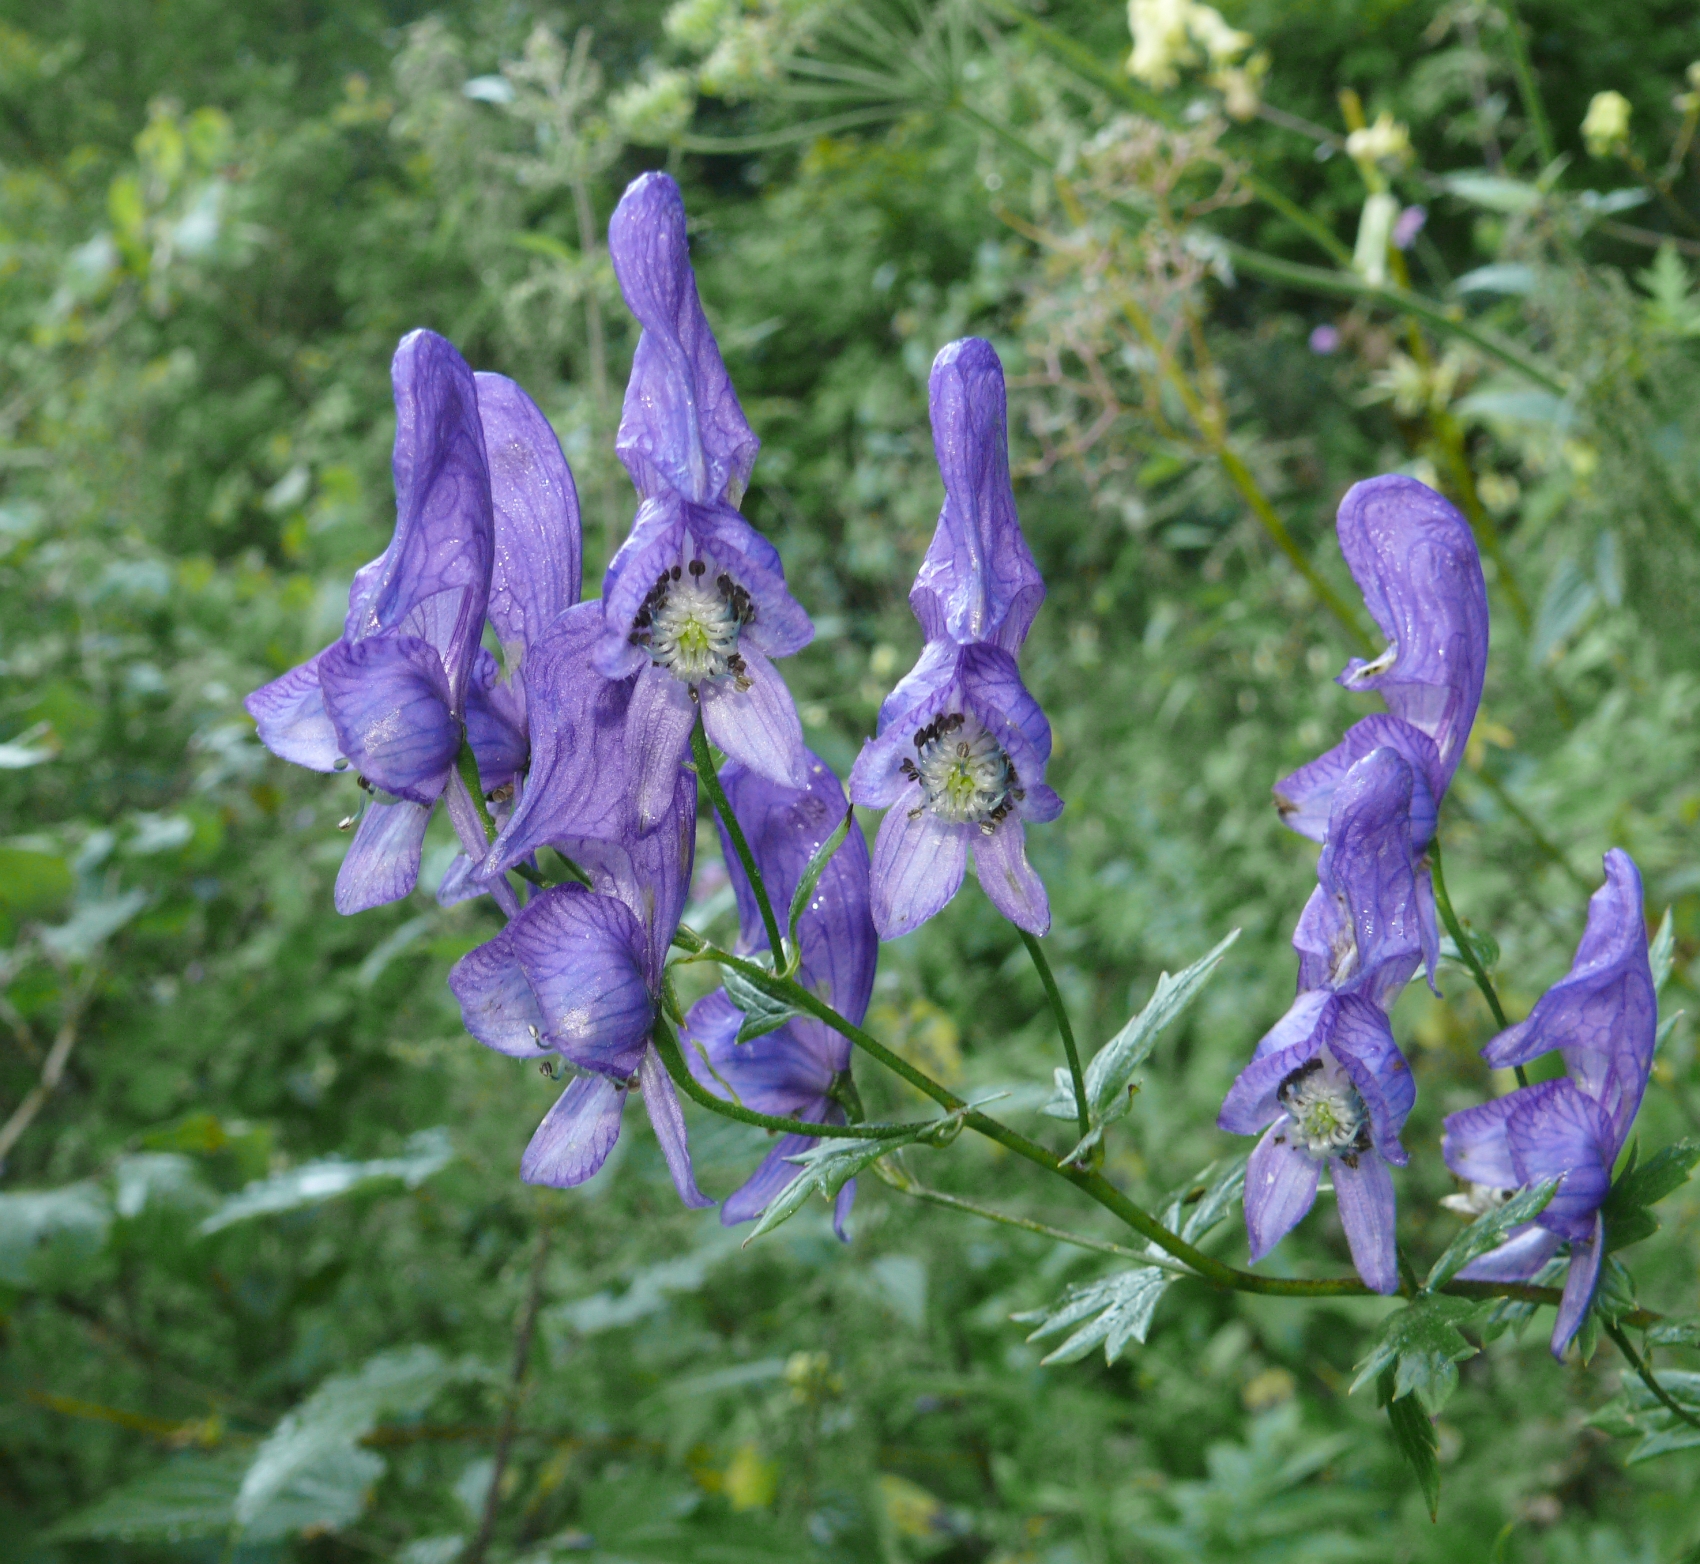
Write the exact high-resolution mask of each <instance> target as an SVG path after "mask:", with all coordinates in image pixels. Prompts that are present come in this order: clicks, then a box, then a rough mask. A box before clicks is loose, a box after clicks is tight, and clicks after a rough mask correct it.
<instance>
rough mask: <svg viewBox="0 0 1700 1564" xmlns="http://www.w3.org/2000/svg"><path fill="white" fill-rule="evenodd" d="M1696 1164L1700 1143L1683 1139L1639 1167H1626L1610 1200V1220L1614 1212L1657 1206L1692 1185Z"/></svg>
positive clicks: (1613, 1188) (1608, 1201) (1606, 1204)
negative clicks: (1690, 1182)
mask: <svg viewBox="0 0 1700 1564" xmlns="http://www.w3.org/2000/svg"><path fill="white" fill-rule="evenodd" d="M1696 1163H1700V1140H1679V1141H1673V1142H1672V1143H1671V1144H1670V1145H1668V1146H1666V1147H1665V1148H1664V1149H1663V1150H1662V1151H1659V1152H1657V1153H1655V1154H1654V1155H1653V1156H1652V1157H1649V1158H1648V1159H1647V1161H1645V1162H1643V1163H1641V1164H1640V1165H1639V1166H1638V1167H1629V1168H1626V1169H1625V1170H1624V1171H1623V1173H1622V1174H1621V1175H1619V1177H1618V1180H1617V1182H1616V1183H1615V1184H1614V1185H1613V1186H1612V1190H1611V1193H1610V1194H1609V1195H1608V1196H1607V1197H1606V1203H1605V1212H1606V1220H1607V1221H1608V1222H1609V1221H1610V1220H1611V1218H1612V1215H1613V1213H1614V1212H1622V1211H1626V1210H1628V1209H1630V1208H1631V1207H1635V1206H1654V1205H1657V1204H1658V1203H1659V1202H1660V1201H1661V1200H1663V1199H1664V1198H1665V1196H1666V1195H1669V1194H1672V1193H1673V1192H1674V1191H1676V1190H1678V1189H1680V1188H1682V1186H1683V1185H1684V1184H1686V1183H1687V1182H1688V1176H1689V1174H1690V1173H1692V1172H1693V1171H1694V1167H1695V1164H1696Z"/></svg>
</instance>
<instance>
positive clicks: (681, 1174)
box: [449, 605, 713, 1206]
mask: <svg viewBox="0 0 1700 1564" xmlns="http://www.w3.org/2000/svg"><path fill="white" fill-rule="evenodd" d="M586 606H592V605H586ZM568 617H570V614H569V616H568ZM559 624H560V622H558V624H557V630H559ZM593 628H594V627H593ZM550 639H551V638H550V636H547V635H546V636H545V637H544V638H543V640H542V641H541V642H540V643H539V648H538V650H539V653H542V652H544V651H546V650H547V649H548V647H549V644H550ZM538 661H539V662H542V661H543V658H542V656H541V655H540V656H539V657H538ZM581 682H583V681H581ZM534 693H535V692H534ZM628 696H629V691H628ZM620 726H621V725H620V724H616V725H615V727H614V733H615V734H616V735H617V734H618V733H619V731H620ZM604 737H606V735H604ZM608 749H611V746H605V752H606V751H607V750H608ZM534 764H535V762H534ZM605 796H606V797H608V798H612V799H618V798H620V797H622V796H623V797H624V798H626V800H627V802H628V808H627V810H626V814H625V817H624V820H623V822H622V821H621V820H620V818H619V817H618V816H615V815H609V816H605V817H604V818H602V819H601V820H594V821H591V822H589V823H590V824H591V825H593V826H595V827H596V828H597V829H600V830H603V831H605V832H606V833H607V834H605V835H600V836H598V835H585V836H580V837H568V836H566V835H564V834H563V835H561V836H559V837H555V838H552V841H555V842H557V843H559V844H560V845H563V846H565V847H569V848H570V849H571V852H570V854H569V856H571V857H572V859H573V861H574V862H575V864H577V866H578V867H579V868H580V869H582V870H583V871H584V872H585V873H586V874H587V875H588V877H589V879H590V886H589V887H588V888H587V887H585V886H582V885H556V886H552V887H550V888H549V889H547V890H544V891H542V892H541V893H539V894H538V895H536V896H535V897H533V898H532V900H531V902H530V903H529V904H528V905H527V906H526V907H525V909H524V910H523V911H522V912H521V913H520V914H519V916H518V917H516V918H515V919H514V920H513V921H512V922H511V923H509V924H508V925H507V927H506V928H504V929H503V930H502V932H501V933H500V934H498V935H497V936H496V937H495V938H494V939H493V940H490V941H489V942H488V943H486V944H484V945H481V946H479V947H478V949H476V950H474V951H472V952H471V953H470V954H468V955H466V956H463V957H462V958H461V959H460V960H459V961H458V962H456V963H455V966H454V968H453V969H452V970H451V971H450V973H449V987H450V988H451V989H452V990H453V992H454V995H455V998H456V999H457V1000H459V1001H460V1007H461V1018H462V1020H463V1021H464V1022H465V1024H466V1028H467V1030H468V1031H469V1032H471V1033H472V1035H473V1036H474V1037H476V1038H477V1039H478V1040H479V1041H480V1042H481V1043H484V1044H486V1045H487V1046H488V1047H491V1048H494V1049H495V1050H496V1051H497V1052H498V1053H504V1054H509V1055H512V1056H515V1057H520V1058H537V1059H542V1058H546V1057H547V1056H548V1055H550V1054H554V1055H557V1056H559V1057H560V1058H561V1059H562V1060H563V1061H564V1062H565V1063H566V1064H567V1065H568V1066H569V1067H571V1068H572V1069H574V1070H575V1071H577V1072H579V1073H578V1077H577V1079H575V1080H574V1081H573V1082H572V1083H571V1084H570V1085H569V1086H568V1087H567V1089H566V1090H565V1091H564V1092H562V1094H561V1095H560V1097H559V1098H558V1099H557V1100H556V1103H555V1106H554V1107H553V1108H551V1109H550V1110H549V1113H548V1115H547V1116H546V1117H545V1118H544V1120H543V1122H542V1124H540V1125H539V1126H538V1129H537V1133H536V1134H535V1135H533V1136H532V1139H531V1143H530V1145H529V1146H527V1147H526V1150H525V1155H524V1157H523V1158H522V1160H521V1163H520V1174H521V1176H522V1177H523V1178H524V1179H525V1180H526V1181H527V1182H528V1183H533V1184H547V1185H551V1186H553V1187H556V1188H572V1187H574V1186H576V1185H578V1184H582V1183H583V1182H584V1181H585V1180H586V1179H588V1178H590V1177H591V1176H592V1175H593V1174H594V1173H595V1172H596V1171H597V1169H599V1168H600V1167H601V1166H602V1164H603V1163H604V1162H605V1161H606V1160H607V1158H608V1154H609V1152H610V1151H611V1150H612V1149H613V1147H614V1142H615V1141H616V1140H617V1139H618V1138H619V1133H620V1119H621V1114H622V1112H623V1110H624V1108H625V1103H626V1098H627V1097H628V1095H629V1094H630V1093H631V1092H632V1091H633V1090H639V1091H641V1092H642V1095H643V1101H644V1106H645V1108H646V1109H647V1110H648V1112H649V1118H650V1122H651V1123H652V1124H653V1125H654V1127H655V1134H656V1139H657V1140H658V1141H659V1142H660V1145H661V1149H662V1153H663V1155H664V1156H665V1158H666V1160H667V1166H668V1169H669V1171H670V1172H671V1174H672V1176H673V1183H674V1186H675V1188H677V1190H678V1192H679V1197H680V1199H681V1200H683V1201H684V1202H685V1203H686V1204H687V1205H691V1206H705V1205H712V1204H713V1202H712V1201H710V1200H708V1199H707V1198H706V1197H705V1196H704V1195H703V1194H702V1193H701V1192H700V1191H699V1190H698V1189H697V1187H696V1180H695V1176H694V1174H693V1173H692V1170H691V1159H690V1149H689V1147H688V1145H687V1144H686V1140H685V1121H684V1114H683V1112H682V1110H681V1109H680V1106H679V1100H678V1097H677V1095H676V1093H675V1092H674V1089H673V1083H672V1081H671V1079H669V1077H668V1075H667V1071H666V1069H665V1067H664V1066H663V1065H662V1064H661V1061H660V1058H659V1056H658V1055H657V1054H656V1051H655V1047H654V1045H653V1043H652V1042H651V1041H650V1034H651V1030H652V1028H653V1026H654V1024H655V1014H656V1007H657V1005H658V1004H659V1002H660V993H661V974H662V967H663V965H664V963H665V960H666V954H667V945H668V942H669V941H670V940H671V939H672V936H673V932H674V930H675V929H677V927H678V924H679V915H680V912H681V911H682V910H683V907H684V898H685V888H686V886H687V885H688V884H689V881H690V873H691V862H692V858H693V855H694V850H695V840H696V780H695V778H694V777H691V776H689V775H688V774H686V773H685V772H684V771H683V770H682V769H681V770H680V772H679V774H678V777H677V780H676V782H675V786H674V796H673V802H672V806H671V807H670V809H669V810H668V811H667V812H666V813H665V815H664V816H663V818H662V819H661V820H660V821H659V822H658V823H657V824H656V825H655V826H654V827H653V828H652V829H650V830H649V831H646V832H641V833H640V832H639V831H637V830H636V829H635V825H634V823H633V817H632V813H631V809H630V807H629V800H630V794H629V790H628V791H627V792H625V793H624V794H621V793H620V791H619V790H618V789H610V790H609V792H608V793H607V794H606V795H605ZM578 824H579V825H580V826H583V825H584V824H585V822H582V821H581V822H579V823H578ZM622 824H623V827H624V828H623V829H621V826H622ZM561 829H562V831H563V832H564V831H565V830H566V829H567V826H566V824H565V823H564V822H563V823H562V824H561Z"/></svg>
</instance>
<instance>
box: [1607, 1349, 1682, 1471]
mask: <svg viewBox="0 0 1700 1564" xmlns="http://www.w3.org/2000/svg"><path fill="white" fill-rule="evenodd" d="M1658 1381H1659V1384H1660V1386H1661V1387H1662V1388H1663V1389H1664V1392H1665V1394H1666V1395H1668V1396H1669V1397H1670V1398H1671V1400H1672V1401H1674V1402H1675V1403H1676V1404H1677V1405H1678V1406H1679V1407H1681V1408H1682V1409H1683V1410H1684V1411H1686V1412H1690V1413H1694V1414H1700V1374H1693V1373H1684V1372H1681V1371H1678V1370H1667V1371H1665V1372H1664V1373H1662V1374H1660V1375H1659V1376H1658ZM1622 1384H1623V1394H1622V1395H1620V1396H1619V1397H1617V1399H1616V1400H1614V1401H1612V1402H1609V1403H1608V1404H1607V1405H1606V1406H1604V1407H1601V1408H1600V1410H1599V1411H1598V1412H1596V1413H1595V1414H1594V1416H1593V1417H1591V1418H1590V1419H1589V1420H1588V1421H1589V1422H1590V1423H1592V1424H1594V1426H1595V1427H1598V1428H1603V1429H1605V1431H1606V1432H1607V1433H1610V1434H1615V1435H1618V1436H1619V1437H1628V1438H1633V1437H1634V1436H1636V1435H1637V1434H1638V1435H1640V1436H1641V1442H1640V1444H1638V1445H1636V1447H1635V1448H1634V1449H1633V1450H1631V1451H1630V1452H1629V1456H1628V1464H1630V1465H1634V1464H1635V1463H1636V1462H1638V1461H1650V1460H1652V1459H1653V1457H1654V1456H1659V1455H1668V1454H1670V1452H1671V1451H1673V1450H1692V1449H1695V1448H1696V1447H1700V1428H1696V1427H1695V1426H1694V1425H1693V1424H1692V1423H1686V1422H1684V1421H1683V1420H1682V1419H1681V1418H1680V1417H1678V1416H1677V1415H1676V1414H1675V1413H1674V1412H1672V1411H1670V1410H1669V1409H1668V1408H1667V1407H1666V1406H1665V1404H1664V1403H1663V1402H1662V1401H1660V1400H1659V1398H1658V1397H1657V1396H1655V1395H1654V1394H1653V1392H1652V1391H1651V1390H1649V1389H1648V1388H1647V1386H1646V1385H1645V1384H1644V1383H1643V1382H1642V1379H1641V1376H1640V1375H1639V1374H1637V1373H1636V1372H1635V1371H1634V1370H1633V1369H1625V1370H1624V1371H1623V1378H1622Z"/></svg>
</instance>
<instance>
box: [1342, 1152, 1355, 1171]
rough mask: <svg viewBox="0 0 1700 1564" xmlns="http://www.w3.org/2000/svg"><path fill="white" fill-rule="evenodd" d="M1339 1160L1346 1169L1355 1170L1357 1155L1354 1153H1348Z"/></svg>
mask: <svg viewBox="0 0 1700 1564" xmlns="http://www.w3.org/2000/svg"><path fill="white" fill-rule="evenodd" d="M1340 1160H1341V1161H1342V1162H1344V1163H1345V1164H1346V1166H1347V1167H1349V1168H1355V1167H1356V1166H1357V1165H1358V1154H1357V1152H1356V1151H1348V1152H1346V1153H1345V1154H1344V1155H1343V1156H1342V1157H1341V1158H1340Z"/></svg>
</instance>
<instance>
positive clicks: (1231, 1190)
mask: <svg viewBox="0 0 1700 1564" xmlns="http://www.w3.org/2000/svg"><path fill="white" fill-rule="evenodd" d="M1245 1166H1246V1159H1245V1158H1244V1157H1233V1158H1230V1159H1228V1160H1227V1161H1225V1162H1213V1163H1211V1164H1210V1166H1209V1167H1207V1168H1205V1169H1204V1171H1203V1172H1202V1173H1200V1174H1199V1175H1198V1177H1197V1178H1195V1179H1189V1180H1188V1181H1187V1182H1186V1183H1185V1184H1183V1185H1182V1186H1181V1188H1180V1189H1178V1190H1176V1191H1174V1192H1173V1193H1172V1194H1171V1195H1170V1197H1169V1199H1168V1202H1167V1203H1166V1205H1165V1206H1164V1208H1163V1225H1164V1226H1165V1227H1167V1228H1168V1229H1169V1230H1170V1231H1171V1232H1178V1233H1179V1234H1180V1236H1181V1237H1182V1238H1184V1239H1186V1241H1187V1242H1188V1243H1193V1242H1195V1241H1196V1240H1197V1239H1199V1238H1201V1237H1202V1236H1203V1235H1204V1234H1205V1233H1208V1232H1209V1231H1210V1230H1211V1228H1213V1227H1215V1226H1216V1225H1217V1224H1218V1223H1220V1222H1221V1221H1222V1219H1223V1218H1224V1217H1225V1216H1226V1215H1227V1214H1228V1212H1229V1211H1231V1210H1232V1209H1233V1205H1234V1202H1235V1201H1236V1200H1238V1199H1239V1197H1240V1194H1241V1192H1242V1191H1243V1190H1244V1188H1245ZM1146 1253H1147V1254H1149V1255H1150V1256H1151V1257H1152V1258H1153V1259H1154V1260H1161V1261H1162V1262H1163V1263H1162V1264H1161V1265H1136V1266H1132V1267H1129V1268H1127V1269H1125V1270H1120V1271H1113V1272H1111V1273H1110V1274H1109V1275H1108V1276H1103V1277H1099V1278H1098V1279H1097V1280H1095V1281H1091V1282H1085V1283H1082V1284H1081V1285H1079V1286H1075V1287H1071V1288H1069V1290H1068V1291H1067V1292H1066V1293H1064V1294H1063V1296H1062V1298H1061V1299H1060V1300H1059V1301H1058V1302H1057V1303H1055V1304H1052V1305H1050V1306H1049V1307H1047V1308H1043V1309H1035V1310H1031V1311H1029V1312H1027V1313H1024V1314H1017V1315H1013V1316H1011V1317H1012V1318H1013V1319H1014V1320H1015V1321H1016V1322H1017V1323H1018V1324H1024V1325H1037V1327H1038V1329H1036V1330H1035V1331H1034V1332H1033V1333H1032V1335H1030V1336H1029V1337H1028V1338H1027V1339H1028V1340H1029V1341H1042V1340H1044V1339H1046V1338H1047V1337H1052V1336H1059V1335H1061V1334H1062V1333H1063V1332H1064V1331H1067V1330H1069V1329H1070V1327H1078V1328H1076V1329H1074V1330H1073V1332H1072V1334H1071V1335H1069V1336H1068V1338H1067V1339H1066V1340H1065V1341H1064V1342H1063V1343H1062V1345H1061V1346H1059V1347H1056V1348H1055V1349H1053V1350H1052V1351H1051V1352H1050V1353H1049V1354H1047V1355H1046V1357H1045V1358H1044V1360H1043V1361H1044V1362H1046V1363H1072V1362H1073V1361H1074V1360H1075V1359H1077V1358H1083V1357H1085V1356H1086V1354H1087V1353H1088V1352H1090V1351H1091V1350H1092V1349H1093V1348H1094V1347H1096V1346H1098V1345H1099V1343H1102V1344H1103V1347H1104V1361H1105V1362H1106V1363H1114V1362H1115V1361H1116V1359H1117V1358H1119V1357H1120V1356H1121V1355H1122V1353H1123V1352H1124V1351H1125V1350H1126V1348H1127V1344H1128V1343H1129V1342H1130V1341H1133V1342H1140V1343H1143V1342H1144V1341H1145V1338H1146V1335H1147V1334H1148V1332H1149V1331H1150V1329H1151V1320H1152V1316H1153V1315H1155V1313H1156V1312H1157V1305H1158V1304H1159V1303H1160V1302H1161V1301H1162V1298H1163V1294H1164V1293H1165V1292H1167V1291H1168V1289H1169V1284H1170V1283H1171V1282H1172V1281H1174V1280H1175V1277H1176V1276H1177V1275H1183V1274H1187V1273H1186V1271H1185V1268H1184V1267H1182V1266H1179V1265H1177V1264H1176V1262H1175V1261H1173V1260H1171V1259H1170V1258H1169V1256H1168V1255H1167V1254H1166V1253H1165V1252H1164V1251H1163V1250H1162V1249H1160V1248H1159V1247H1158V1246H1157V1245H1156V1244H1147V1245H1146Z"/></svg>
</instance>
